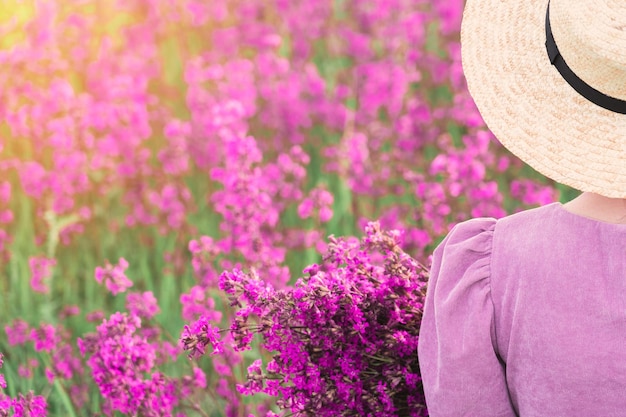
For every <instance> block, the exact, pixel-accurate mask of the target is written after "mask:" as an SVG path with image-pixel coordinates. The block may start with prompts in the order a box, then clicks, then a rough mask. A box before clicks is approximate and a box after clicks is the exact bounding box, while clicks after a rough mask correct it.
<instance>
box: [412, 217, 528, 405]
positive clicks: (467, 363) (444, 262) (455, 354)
mask: <svg viewBox="0 0 626 417" xmlns="http://www.w3.org/2000/svg"><path fill="white" fill-rule="evenodd" d="M495 226H496V220H495V219H474V220H469V221H467V222H464V223H461V224H458V225H457V226H455V227H454V228H453V229H452V231H451V232H450V233H449V234H448V236H447V237H446V238H445V239H444V241H443V242H442V243H441V244H440V245H439V246H438V247H437V249H436V250H435V252H434V255H433V264H432V268H431V275H430V281H429V283H428V290H427V295H426V302H425V305H424V315H423V319H422V323H421V328H420V335H419V345H418V357H419V364H420V372H421V375H422V381H423V384H424V391H425V394H426V404H427V406H428V411H429V413H430V416H431V417H442V416H446V417H451V416H497V417H503V416H507V417H508V416H515V415H516V413H515V412H514V410H513V407H512V406H511V402H510V400H509V393H508V390H507V384H506V377H505V371H504V366H503V365H502V363H501V362H500V360H499V359H498V356H497V353H496V348H495V345H496V343H495V329H494V306H493V302H492V299H491V286H490V285H491V284H490V279H491V276H490V275H491V270H490V268H491V253H492V242H493V234H494V229H495Z"/></svg>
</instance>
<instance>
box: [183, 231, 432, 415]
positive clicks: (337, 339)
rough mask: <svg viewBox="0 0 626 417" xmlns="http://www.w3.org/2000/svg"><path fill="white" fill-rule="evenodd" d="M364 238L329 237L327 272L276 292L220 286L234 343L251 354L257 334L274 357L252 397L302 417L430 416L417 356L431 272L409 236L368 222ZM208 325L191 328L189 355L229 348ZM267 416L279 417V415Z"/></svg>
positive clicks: (259, 366) (241, 278)
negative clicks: (406, 244) (409, 246)
mask: <svg viewBox="0 0 626 417" xmlns="http://www.w3.org/2000/svg"><path fill="white" fill-rule="evenodd" d="M365 232H366V235H365V237H363V239H362V240H360V241H359V240H358V239H355V238H334V237H332V236H331V237H330V242H329V245H328V251H327V254H326V255H325V256H324V258H323V261H322V262H321V264H319V265H311V266H309V267H307V268H306V269H305V270H304V274H305V275H306V276H305V277H303V278H301V279H299V280H298V281H297V283H296V284H295V285H294V286H293V287H290V288H287V289H282V290H275V289H274V288H272V287H271V286H270V285H269V284H267V283H266V282H265V281H263V280H262V279H261V278H260V277H259V276H258V275H257V274H256V272H255V271H250V272H243V271H240V270H233V271H228V272H224V273H223V274H222V275H221V277H220V288H221V289H222V290H223V291H225V292H226V293H227V294H228V298H229V300H230V302H231V305H232V306H233V307H235V308H236V309H237V312H236V315H235V319H234V320H233V322H232V323H231V326H230V329H228V331H229V333H230V340H231V343H232V345H233V347H234V348H235V350H246V349H250V347H251V343H253V339H254V336H255V335H258V336H260V345H261V347H262V348H263V349H266V350H267V351H269V352H270V353H271V355H272V356H271V360H268V361H267V362H266V363H265V364H264V365H263V363H262V360H261V359H258V360H256V361H254V362H253V363H252V365H251V366H250V367H249V368H248V375H247V380H246V381H245V382H243V383H242V384H241V385H240V386H239V389H240V391H241V392H243V393H244V394H256V393H265V394H268V395H270V396H275V397H277V402H276V404H277V406H278V408H279V409H281V410H289V411H290V412H291V414H290V415H301V416H353V415H358V416H377V417H384V416H389V417H391V416H427V415H428V411H427V409H426V405H425V401H424V393H423V389H422V385H421V378H420V372H419V364H418V358H417V343H418V334H419V328H420V321H421V317H422V309H423V303H424V296H425V291H426V283H427V280H428V271H427V269H426V268H425V267H424V266H423V265H421V264H420V263H419V262H417V261H416V260H415V259H413V258H412V257H411V256H409V255H407V254H406V253H404V252H403V251H402V249H401V248H400V244H401V237H402V234H401V232H398V231H390V232H384V231H381V230H380V225H379V224H378V223H376V222H373V223H369V224H368V225H367V227H366V229H365ZM224 343H226V342H225V341H224V340H223V339H221V338H220V330H219V329H218V328H217V327H216V326H214V325H212V324H211V323H210V322H209V321H208V320H207V319H205V318H200V319H199V320H198V321H196V322H194V323H193V324H191V325H189V326H185V330H184V332H183V335H182V345H183V347H184V348H185V349H186V350H187V351H189V354H190V356H197V355H202V354H204V353H205V350H206V348H207V347H208V346H209V345H211V347H212V349H213V353H214V354H219V353H220V352H221V351H222V349H223V348H224ZM267 415H268V416H275V415H276V414H274V413H273V412H269V413H267Z"/></svg>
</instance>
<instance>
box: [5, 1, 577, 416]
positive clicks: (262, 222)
mask: <svg viewBox="0 0 626 417" xmlns="http://www.w3.org/2000/svg"><path fill="white" fill-rule="evenodd" d="M462 9H463V0H211V1H203V0H124V1H115V0H73V1H70V0H38V1H35V0H21V1H20V0H5V1H4V2H2V4H0V274H1V275H0V324H1V325H2V327H1V328H0V366H1V369H0V417H2V416H16V417H20V416H33V417H35V416H37V417H39V416H68V417H83V416H84V417H87V416H90V417H91V416H93V417H96V416H133V417H139V416H141V417H144V416H145V417H157V416H158V417H170V416H172V417H195V416H200V417H249V416H257V417H265V416H282V417H289V416H383V417H384V416H389V417H391V416H427V415H428V411H427V409H426V406H425V402H424V397H423V391H422V388H421V382H420V381H421V380H420V373H419V365H418V361H417V343H418V333H419V326H420V319H421V309H422V303H423V300H424V294H425V291H426V288H427V281H428V265H429V257H430V256H429V255H430V254H431V253H432V250H433V249H434V247H435V246H436V245H437V244H438V243H439V242H440V241H441V239H442V238H443V236H445V234H446V233H447V232H448V231H449V230H450V228H451V227H452V226H453V225H455V224H456V223H458V222H460V221H463V220H465V219H468V218H470V217H480V216H489V217H502V216H504V215H506V214H508V213H513V212H515V211H518V210H521V209H525V208H528V207H532V206H536V205H540V204H545V203H549V202H553V201H557V200H558V199H559V198H569V197H570V196H571V194H572V191H571V190H570V189H566V188H564V187H562V186H557V185H555V184H554V183H553V182H551V181H550V180H547V179H545V178H544V177H542V176H541V175H539V174H537V173H536V172H534V171H533V170H532V169H530V168H529V167H527V166H525V165H524V164H522V163H521V162H520V161H519V160H518V159H516V158H515V157H513V156H512V155H511V154H509V153H508V152H507V151H506V150H504V148H502V147H501V146H500V144H499V143H498V142H497V141H496V139H495V138H494V137H493V135H492V134H491V133H490V132H489V130H488V129H487V128H486V127H485V126H484V123H483V121H482V119H481V117H480V115H479V113H478V111H477V109H476V107H475V106H474V103H473V101H472V99H471V97H470V96H469V93H468V92H467V89H466V86H465V80H464V78H463V74H462V68H461V62H460V46H459V29H460V20H461V15H462ZM514 178H515V180H514Z"/></svg>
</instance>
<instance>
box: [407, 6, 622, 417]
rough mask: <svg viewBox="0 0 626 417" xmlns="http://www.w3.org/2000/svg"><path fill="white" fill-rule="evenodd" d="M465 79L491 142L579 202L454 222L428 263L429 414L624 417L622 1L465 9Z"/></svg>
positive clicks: (424, 356)
mask: <svg viewBox="0 0 626 417" xmlns="http://www.w3.org/2000/svg"><path fill="white" fill-rule="evenodd" d="M461 42H462V55H463V68H464V71H465V75H466V77H467V81H468V86H469V89H470V92H471V94H472V96H473V97H474V99H475V101H476V104H477V106H478V108H479V110H480V112H481V114H482V115H483V118H484V119H485V122H486V123H487V125H488V126H489V128H490V129H491V130H492V131H493V133H494V134H495V136H496V137H497V138H498V139H499V140H500V141H501V142H502V144H503V145H504V146H506V147H507V148H508V149H509V150H511V151H512V152H513V153H514V154H516V155H517V156H518V157H520V158H521V159H522V160H524V161H525V162H527V163H528V164H529V165H531V166H532V167H533V168H535V169H536V170H537V171H539V172H541V173H543V174H544V175H546V176H548V177H550V178H552V179H554V180H556V181H559V182H561V183H563V184H567V185H569V186H571V187H574V188H576V189H578V190H581V191H583V193H582V194H581V195H580V197H578V198H576V199H575V200H573V201H571V202H569V203H567V204H565V205H561V204H560V203H554V204H550V205H548V206H545V207H541V208H538V209H534V210H529V211H525V212H521V213H518V214H515V215H512V216H509V217H506V218H504V219H500V220H495V219H474V220H470V221H468V222H465V223H462V224H459V225H457V226H456V227H455V228H454V229H453V230H452V231H451V232H450V233H449V235H448V236H447V237H446V239H445V240H444V241H443V242H442V243H441V245H440V246H439V247H438V248H437V250H436V251H435V253H434V257H433V266H432V270H431V278H430V282H429V287H428V294H427V299H426V305H425V309H424V317H423V321H422V324H421V333H420V339H419V342H420V345H419V349H418V350H419V360H420V369H421V374H422V378H423V384H424V390H425V393H426V400H427V405H428V409H429V412H430V415H431V416H433V417H439V416H507V417H508V416H522V417H533V416H542V417H545V416H549V417H558V416H567V417H572V416H603V417H607V416H626V2H624V1H623V0H550V1H548V0H524V1H519V0H468V1H467V4H466V9H465V13H464V17H463V26H462V34H461Z"/></svg>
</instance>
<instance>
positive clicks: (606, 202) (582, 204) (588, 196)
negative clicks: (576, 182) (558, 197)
mask: <svg viewBox="0 0 626 417" xmlns="http://www.w3.org/2000/svg"><path fill="white" fill-rule="evenodd" d="M564 207H565V209H566V210H567V211H569V212H571V213H574V214H577V215H579V216H583V217H589V218H591V219H595V220H599V221H603V222H606V223H626V199H624V198H608V197H604V196H601V195H599V194H594V193H587V192H585V193H582V194H581V195H579V196H578V197H576V198H575V199H573V200H572V201H570V202H569V203H566V204H565V205H564Z"/></svg>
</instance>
